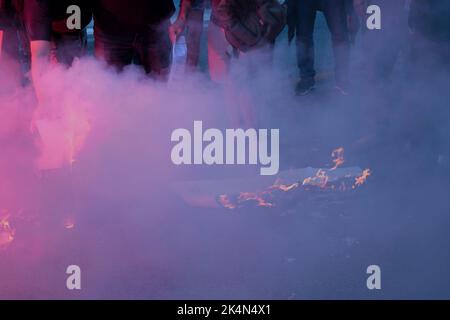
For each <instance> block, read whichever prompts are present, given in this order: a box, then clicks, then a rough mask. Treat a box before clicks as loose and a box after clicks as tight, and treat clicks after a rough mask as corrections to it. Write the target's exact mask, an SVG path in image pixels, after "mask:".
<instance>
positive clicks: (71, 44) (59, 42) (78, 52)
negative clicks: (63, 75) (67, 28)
mask: <svg viewBox="0 0 450 320" xmlns="http://www.w3.org/2000/svg"><path fill="white" fill-rule="evenodd" d="M86 48H87V33H86V30H83V31H81V32H75V33H67V34H61V33H53V35H52V41H51V46H50V60H51V61H52V62H55V63H61V64H64V65H66V66H70V65H71V64H72V63H73V61H74V60H75V58H80V57H82V56H83V55H84V54H85V53H86Z"/></svg>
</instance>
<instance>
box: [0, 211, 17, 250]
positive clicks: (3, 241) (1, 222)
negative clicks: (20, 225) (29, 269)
mask: <svg viewBox="0 0 450 320" xmlns="http://www.w3.org/2000/svg"><path fill="white" fill-rule="evenodd" d="M14 236H15V230H14V229H13V228H12V226H11V223H10V215H9V213H8V212H6V211H0V250H3V249H6V248H7V247H8V246H9V245H10V244H11V243H12V242H13V241H14Z"/></svg>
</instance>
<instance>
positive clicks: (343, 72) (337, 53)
mask: <svg viewBox="0 0 450 320" xmlns="http://www.w3.org/2000/svg"><path fill="white" fill-rule="evenodd" d="M322 9H323V12H324V15H325V19H326V21H327V24H328V28H329V29H330V32H331V38H332V41H333V51H334V60H335V61H334V63H335V77H336V85H337V86H338V87H340V88H341V89H343V90H346V89H347V88H348V85H349V72H350V39H349V32H348V26H347V11H346V5H345V0H323V8H322Z"/></svg>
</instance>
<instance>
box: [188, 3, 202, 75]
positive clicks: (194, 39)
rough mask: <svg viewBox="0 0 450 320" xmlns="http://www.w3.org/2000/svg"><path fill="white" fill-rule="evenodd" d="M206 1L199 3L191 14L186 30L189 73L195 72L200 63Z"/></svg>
mask: <svg viewBox="0 0 450 320" xmlns="http://www.w3.org/2000/svg"><path fill="white" fill-rule="evenodd" d="M203 2H204V1H197V2H196V6H195V7H193V8H192V10H191V12H189V16H188V20H187V30H186V45H187V57H186V67H187V70H188V71H195V70H196V69H197V68H198V64H199V61H200V48H201V39H202V33H203V18H204V14H205V9H204V3H203Z"/></svg>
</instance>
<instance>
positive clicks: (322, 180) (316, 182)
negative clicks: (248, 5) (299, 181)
mask: <svg viewBox="0 0 450 320" xmlns="http://www.w3.org/2000/svg"><path fill="white" fill-rule="evenodd" d="M328 180H329V177H328V175H327V173H326V171H325V170H323V169H320V170H319V171H317V173H316V175H315V176H314V177H309V178H306V179H305V180H303V185H304V186H315V187H320V188H325V187H326V186H327V183H328Z"/></svg>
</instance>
